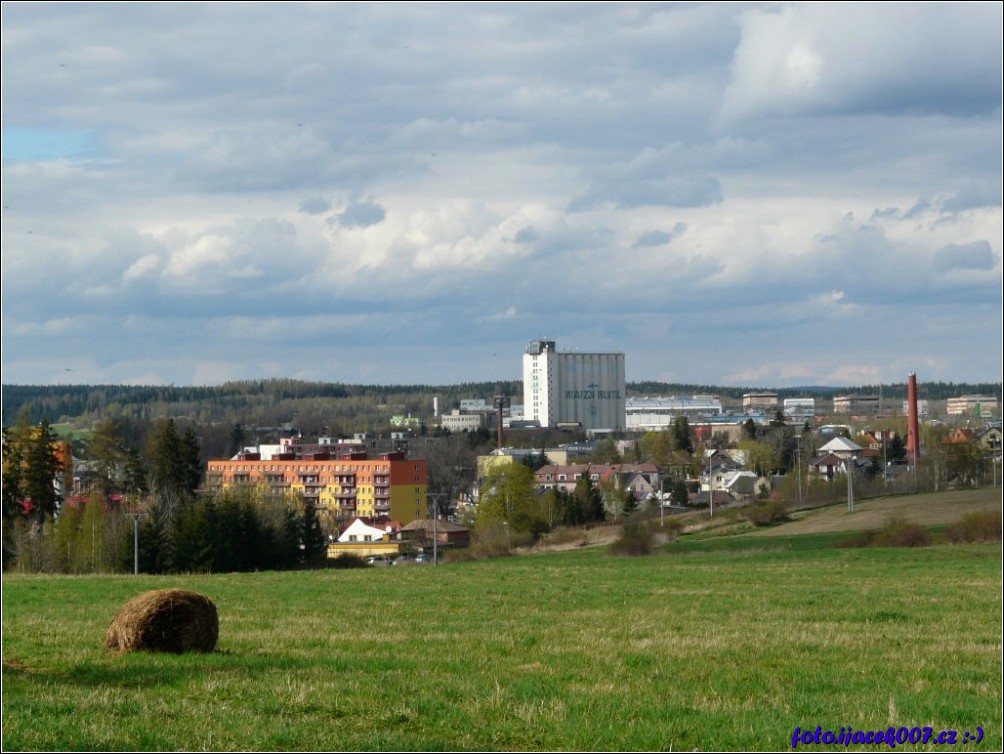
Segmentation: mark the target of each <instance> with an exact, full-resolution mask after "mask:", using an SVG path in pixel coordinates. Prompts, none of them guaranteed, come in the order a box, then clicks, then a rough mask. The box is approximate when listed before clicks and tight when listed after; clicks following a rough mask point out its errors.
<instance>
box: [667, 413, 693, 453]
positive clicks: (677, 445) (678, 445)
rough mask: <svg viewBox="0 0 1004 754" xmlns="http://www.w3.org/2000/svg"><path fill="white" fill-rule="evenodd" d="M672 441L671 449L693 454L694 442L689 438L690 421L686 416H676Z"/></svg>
mask: <svg viewBox="0 0 1004 754" xmlns="http://www.w3.org/2000/svg"><path fill="white" fill-rule="evenodd" d="M671 432H672V439H673V449H674V450H683V451H686V452H687V453H693V452H694V441H693V439H692V438H691V431H690V421H689V420H688V419H687V417H686V416H678V417H676V419H675V420H674V421H673V428H672V430H671Z"/></svg>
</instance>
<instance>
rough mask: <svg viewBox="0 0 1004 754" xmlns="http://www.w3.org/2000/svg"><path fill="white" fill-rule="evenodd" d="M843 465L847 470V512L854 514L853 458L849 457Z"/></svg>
mask: <svg viewBox="0 0 1004 754" xmlns="http://www.w3.org/2000/svg"><path fill="white" fill-rule="evenodd" d="M844 464H845V466H846V468H847V512H848V513H853V512H854V482H853V477H854V470H853V467H854V456H849V457H848V458H847V460H846V461H844Z"/></svg>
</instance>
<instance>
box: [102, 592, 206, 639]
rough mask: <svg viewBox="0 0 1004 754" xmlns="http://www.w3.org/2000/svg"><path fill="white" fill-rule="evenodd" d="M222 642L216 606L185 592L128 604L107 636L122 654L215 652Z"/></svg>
mask: <svg viewBox="0 0 1004 754" xmlns="http://www.w3.org/2000/svg"><path fill="white" fill-rule="evenodd" d="M218 638H219V618H218V617H217V614H216V605H214V604H213V602H212V600H210V599H209V598H208V597H206V596H205V595H202V594H199V593H198V592H190V591H187V590H185V589H156V590H154V591H151V592H144V593H143V594H139V595H137V596H136V597H133V598H132V599H131V600H129V601H128V602H126V603H125V604H124V605H123V606H122V607H121V608H120V609H119V611H118V613H116V614H115V617H114V618H113V619H112V622H111V624H110V625H109V626H108V631H107V632H106V633H105V648H106V649H110V650H115V651H119V652H134V651H137V650H146V651H151V652H174V653H175V654H180V653H182V652H212V651H213V650H214V649H215V648H216V640H217V639H218Z"/></svg>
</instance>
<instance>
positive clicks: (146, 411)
mask: <svg viewBox="0 0 1004 754" xmlns="http://www.w3.org/2000/svg"><path fill="white" fill-rule="evenodd" d="M626 389H627V393H628V395H635V396H638V395H673V394H675V395H689V394H714V395H720V396H722V397H724V398H728V399H732V400H739V399H741V398H742V396H743V394H744V393H748V392H751V391H757V390H763V388H748V387H745V388H744V387H721V386H715V385H699V384H682V383H666V382H655V381H640V382H629V383H628V384H627V386H626ZM774 392H776V393H777V394H778V397H779V398H785V397H794V396H804V395H812V396H815V397H819V398H824V399H825V398H832V397H833V396H834V395H840V394H852V395H853V394H872V395H874V394H878V393H879V392H881V393H882V394H883V395H884V396H885V397H887V398H889V399H890V400H897V399H905V398H906V384H905V383H896V384H890V385H865V386H859V387H850V388H824V387H806V388H782V389H777V390H774ZM522 393H523V385H522V382H521V381H518V380H509V381H497V382H470V383H462V384H458V385H438V386H436V385H347V384H342V383H337V382H336V383H327V382H306V381H301V380H291V379H271V380H243V381H235V382H228V383H225V384H223V385H219V386H209V387H207V386H202V387H199V386H189V387H184V386H182V387H178V386H174V385H167V386H133V385H4V386H3V401H2V419H3V424H4V426H7V425H9V424H12V423H13V422H14V421H15V419H16V417H17V416H18V415H19V414H20V413H21V412H22V411H27V414H28V416H29V419H30V420H31V421H32V422H33V423H37V422H40V421H42V420H43V419H44V420H46V421H48V422H49V423H50V424H55V423H58V422H64V421H70V422H73V421H79V422H82V423H87V422H93V421H97V420H100V419H104V418H109V417H120V418H125V419H139V420H147V421H149V420H153V419H157V418H163V417H175V418H180V417H185V418H190V419H194V420H198V421H202V422H224V423H227V422H230V423H233V422H240V423H242V424H245V425H248V426H254V425H259V426H268V425H270V424H275V423H282V422H289V421H293V419H294V417H297V416H299V417H301V419H302V420H303V421H305V422H306V423H313V424H316V425H317V428H318V429H321V428H324V427H327V428H328V430H329V434H336V432H335V431H334V430H335V429H338V428H340V427H342V426H344V428H345V429H346V430H348V429H352V430H353V431H360V430H362V429H366V428H367V427H363V426H361V422H366V423H368V424H370V425H372V426H379V425H382V424H386V421H387V419H388V418H389V416H390V415H391V414H393V413H403V414H407V413H411V414H413V415H415V416H428V415H430V414H431V413H432V398H433V397H438V398H439V400H440V409H441V410H442V411H447V410H449V409H450V408H455V407H458V406H459V404H460V400H462V399H464V398H485V399H490V397H491V396H493V395H495V394H505V395H510V396H522ZM918 393H919V396H918V397H919V398H921V399H925V400H944V399H946V398H950V397H953V396H958V395H970V394H980V395H991V396H995V397H997V399H998V401H1000V399H1001V385H1000V383H952V382H947V383H946V382H922V383H920V384H919V385H918ZM311 428H312V429H313V427H311Z"/></svg>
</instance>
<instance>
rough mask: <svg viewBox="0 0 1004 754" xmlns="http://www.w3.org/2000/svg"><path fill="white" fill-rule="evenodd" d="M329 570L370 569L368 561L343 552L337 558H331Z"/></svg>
mask: <svg viewBox="0 0 1004 754" xmlns="http://www.w3.org/2000/svg"><path fill="white" fill-rule="evenodd" d="M327 565H328V568H368V567H369V566H368V565H367V563H366V561H365V560H363V559H362V558H360V557H359V556H358V555H353V554H352V553H351V552H343V553H342V554H341V555H339V556H338V557H336V558H331V559H330V560H329V561H328V563H327Z"/></svg>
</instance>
